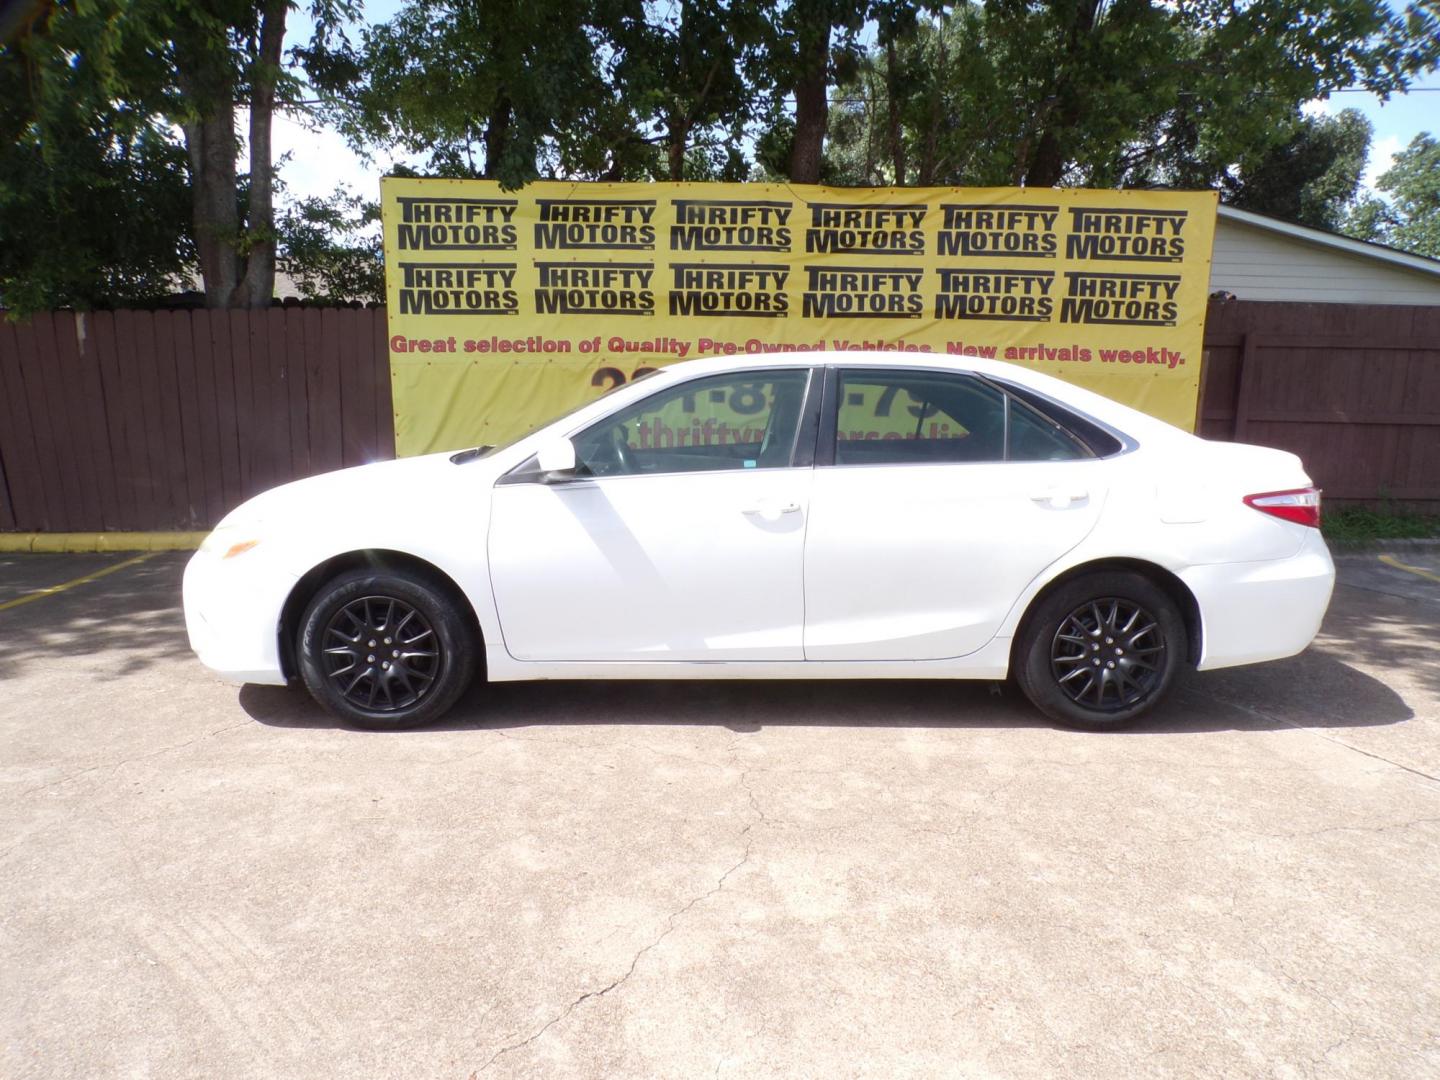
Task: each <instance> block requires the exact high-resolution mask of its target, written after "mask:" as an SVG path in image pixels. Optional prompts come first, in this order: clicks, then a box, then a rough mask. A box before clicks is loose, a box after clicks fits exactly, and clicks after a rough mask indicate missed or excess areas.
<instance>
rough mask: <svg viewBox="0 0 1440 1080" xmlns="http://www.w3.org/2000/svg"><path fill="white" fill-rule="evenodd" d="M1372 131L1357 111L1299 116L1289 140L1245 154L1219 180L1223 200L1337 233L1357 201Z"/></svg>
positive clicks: (1247, 208)
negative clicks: (1333, 114) (1329, 114)
mask: <svg viewBox="0 0 1440 1080" xmlns="http://www.w3.org/2000/svg"><path fill="white" fill-rule="evenodd" d="M1372 130H1373V129H1372V128H1371V126H1370V121H1369V120H1367V119H1365V116H1364V115H1363V114H1362V113H1361V112H1359V111H1358V110H1356V109H1345V110H1344V111H1343V112H1341V113H1339V114H1338V115H1336V116H1298V117H1296V118H1295V120H1294V122H1293V124H1292V126H1291V134H1290V137H1289V138H1287V139H1285V140H1284V141H1283V142H1279V143H1275V144H1272V145H1268V146H1263V147H1261V148H1260V149H1259V150H1258V152H1252V153H1249V154H1247V155H1245V156H1243V157H1242V158H1241V159H1240V161H1239V162H1238V163H1237V166H1236V167H1235V168H1234V169H1232V170H1229V171H1227V173H1226V174H1225V175H1224V176H1222V177H1221V178H1220V193H1221V197H1222V198H1223V199H1224V200H1225V201H1226V202H1227V203H1229V204H1230V205H1232V206H1237V207H1239V208H1240V209H1242V210H1252V211H1254V212H1255V213H1257V214H1267V215H1269V216H1270V217H1275V218H1279V219H1281V220H1282V221H1293V222H1296V223H1297V224H1300V225H1309V226H1311V227H1312V228H1316V229H1328V230H1330V231H1332V232H1335V231H1338V230H1339V229H1341V228H1342V226H1343V225H1344V223H1345V220H1346V216H1347V214H1348V213H1349V212H1350V209H1351V207H1352V206H1353V205H1354V203H1355V193H1356V192H1357V191H1358V190H1359V187H1360V178H1361V176H1362V175H1364V172H1365V163H1366V160H1367V158H1368V155H1369V150H1370V135H1371V131H1372Z"/></svg>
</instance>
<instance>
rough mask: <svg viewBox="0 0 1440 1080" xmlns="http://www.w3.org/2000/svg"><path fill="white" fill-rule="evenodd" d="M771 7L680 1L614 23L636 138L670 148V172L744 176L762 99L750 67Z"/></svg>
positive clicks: (621, 81) (617, 71)
mask: <svg viewBox="0 0 1440 1080" xmlns="http://www.w3.org/2000/svg"><path fill="white" fill-rule="evenodd" d="M764 6H765V5H762V4H758V3H755V2H754V0H729V2H722V0H677V3H676V4H674V5H672V6H671V7H670V8H668V9H667V14H665V15H662V16H661V17H660V18H658V19H645V20H622V21H620V22H618V23H617V24H616V25H615V26H614V27H613V29H612V37H611V41H612V43H613V48H614V56H615V64H614V85H615V86H616V88H617V97H618V99H619V100H621V101H623V102H624V103H625V109H626V111H627V112H628V113H630V114H632V115H633V116H634V119H635V122H636V124H637V130H636V131H635V132H634V133H633V135H632V136H631V137H632V138H634V139H638V141H639V142H641V143H646V144H652V143H658V144H659V145H660V146H661V148H662V149H663V154H662V161H661V162H659V163H658V164H660V166H661V169H660V170H659V171H660V175H662V176H663V177H664V178H666V179H669V180H685V179H700V178H702V177H703V176H707V175H708V176H713V177H714V178H717V179H720V178H723V179H731V180H739V179H743V178H744V176H745V174H746V172H747V171H748V163H747V162H746V161H745V159H744V156H743V154H742V153H741V151H740V143H741V141H742V139H743V133H744V130H745V126H746V124H747V123H748V122H749V121H750V120H751V119H752V118H753V116H754V112H755V99H756V95H755V89H754V85H753V83H752V82H751V81H750V80H749V79H747V78H746V74H745V72H746V70H747V69H748V68H751V67H752V66H753V65H754V64H755V63H757V62H758V57H759V46H760V42H761V40H762V37H763V34H764V31H765V29H766V24H765V21H764V18H763V15H762V7H764ZM671 12H673V14H669V13H671ZM697 170H698V171H699V173H700V175H696V173H697Z"/></svg>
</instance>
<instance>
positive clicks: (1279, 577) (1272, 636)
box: [1180, 526, 1335, 671]
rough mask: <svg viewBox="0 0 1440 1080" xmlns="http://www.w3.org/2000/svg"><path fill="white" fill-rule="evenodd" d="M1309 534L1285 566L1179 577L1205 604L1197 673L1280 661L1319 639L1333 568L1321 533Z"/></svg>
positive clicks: (1222, 568)
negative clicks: (1267, 661)
mask: <svg viewBox="0 0 1440 1080" xmlns="http://www.w3.org/2000/svg"><path fill="white" fill-rule="evenodd" d="M1297 527H1298V526H1297ZM1305 532H1306V534H1307V535H1306V536H1305V537H1304V539H1303V540H1302V542H1301V545H1300V550H1299V551H1298V552H1296V553H1295V554H1294V555H1292V556H1291V557H1289V558H1287V559H1267V560H1265V561H1263V562H1244V563H1217V564H1213V565H1207V566H1197V567H1193V568H1191V569H1189V570H1186V571H1183V572H1182V573H1181V574H1180V578H1181V580H1183V581H1184V582H1185V584H1186V585H1188V586H1189V587H1190V591H1191V592H1193V593H1194V594H1195V598H1196V600H1197V601H1199V604H1200V619H1201V623H1202V627H1201V631H1202V634H1201V644H1202V648H1201V654H1200V663H1199V665H1198V667H1199V670H1201V671H1209V670H1212V669H1214V668H1225V667H1235V666H1237V665H1239V664H1257V663H1260V662H1262V661H1265V660H1279V659H1282V658H1283V657H1286V656H1294V655H1295V654H1296V653H1299V652H1303V651H1304V649H1305V648H1306V646H1308V645H1309V644H1310V642H1312V641H1313V640H1315V635H1316V634H1317V633H1318V632H1319V631H1320V623H1321V621H1322V620H1323V619H1324V618H1325V611H1326V609H1327V608H1328V607H1329V606H1330V594H1331V592H1332V591H1333V590H1334V587H1335V564H1334V562H1332V561H1331V559H1330V551H1329V549H1328V548H1327V547H1326V546H1325V541H1324V539H1323V538H1322V537H1321V535H1320V530H1318V529H1306V530H1305Z"/></svg>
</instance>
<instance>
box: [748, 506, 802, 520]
mask: <svg viewBox="0 0 1440 1080" xmlns="http://www.w3.org/2000/svg"><path fill="white" fill-rule="evenodd" d="M799 512H800V504H799V503H797V502H786V503H782V502H769V501H764V502H758V503H756V504H755V505H753V506H747V507H746V508H745V510H744V513H746V514H749V515H751V516H752V517H758V518H759V519H760V520H761V521H779V520H780V519H781V518H782V517H784V516H785V515H786V514H797V513H799Z"/></svg>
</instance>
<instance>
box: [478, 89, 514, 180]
mask: <svg viewBox="0 0 1440 1080" xmlns="http://www.w3.org/2000/svg"><path fill="white" fill-rule="evenodd" d="M510 111H511V110H510V98H509V97H508V96H507V95H505V94H501V95H500V96H499V97H498V98H497V99H496V101H495V111H494V112H493V113H491V114H490V122H489V123H488V124H486V125H485V168H484V171H482V172H481V174H480V175H481V176H482V177H483V178H484V179H486V180H498V179H499V178H500V159H501V158H503V157H504V156H505V151H506V150H507V149H509V147H510Z"/></svg>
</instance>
